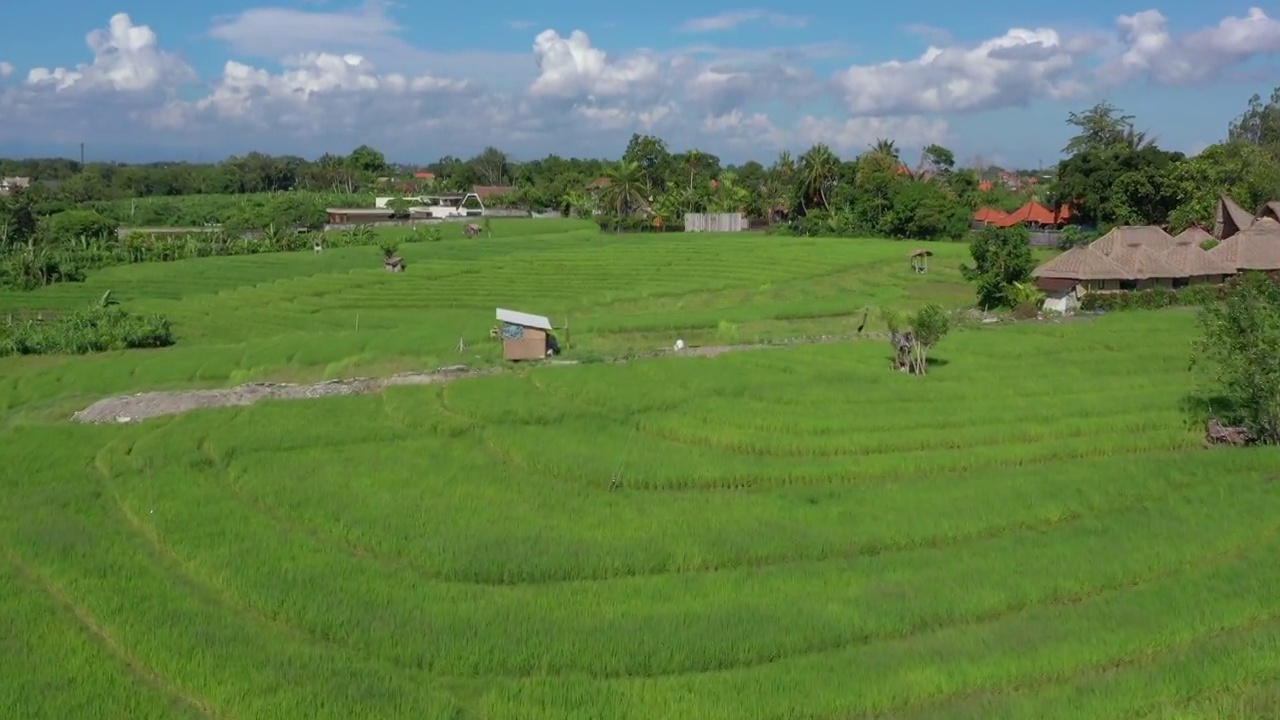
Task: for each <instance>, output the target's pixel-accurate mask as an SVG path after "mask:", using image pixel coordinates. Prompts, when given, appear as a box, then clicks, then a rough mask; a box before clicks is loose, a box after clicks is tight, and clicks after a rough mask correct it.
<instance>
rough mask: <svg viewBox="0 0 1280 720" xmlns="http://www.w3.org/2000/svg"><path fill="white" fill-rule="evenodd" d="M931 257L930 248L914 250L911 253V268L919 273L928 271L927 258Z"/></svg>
mask: <svg viewBox="0 0 1280 720" xmlns="http://www.w3.org/2000/svg"><path fill="white" fill-rule="evenodd" d="M931 257H933V251H932V250H916V251H915V252H913V253H911V269H912V270H914V271H915V272H918V273H921V274H924V273H927V272H929V258H931Z"/></svg>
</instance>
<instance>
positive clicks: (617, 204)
mask: <svg viewBox="0 0 1280 720" xmlns="http://www.w3.org/2000/svg"><path fill="white" fill-rule="evenodd" d="M604 177H605V178H607V179H608V180H609V184H607V185H605V186H604V187H602V188H600V202H601V203H603V204H604V206H605V207H608V208H611V209H612V210H614V211H615V212H616V213H617V217H619V218H623V217H628V216H630V215H632V214H633V213H635V212H636V211H637V210H639V209H641V208H643V207H645V196H644V188H645V185H644V174H643V173H642V172H640V164H639V163H636V162H634V161H632V160H619V161H618V162H616V163H614V165H613V166H612V167H610V168H609V169H608V170H606V171H605V173H604ZM618 230H619V232H621V230H622V227H621V225H619V227H618Z"/></svg>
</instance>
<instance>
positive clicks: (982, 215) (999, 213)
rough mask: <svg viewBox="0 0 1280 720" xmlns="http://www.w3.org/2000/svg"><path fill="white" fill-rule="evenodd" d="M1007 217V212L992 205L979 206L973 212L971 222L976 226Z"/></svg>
mask: <svg viewBox="0 0 1280 720" xmlns="http://www.w3.org/2000/svg"><path fill="white" fill-rule="evenodd" d="M1007 217H1009V213H1007V212H1005V211H1003V210H1001V209H1000V208H994V207H980V208H978V210H977V212H975V213H974V214H973V224H974V225H976V226H979V227H981V226H986V225H994V224H996V223H997V222H999V221H1001V220H1003V219H1005V218H1007Z"/></svg>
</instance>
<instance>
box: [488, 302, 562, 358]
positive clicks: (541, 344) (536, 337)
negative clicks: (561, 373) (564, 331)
mask: <svg viewBox="0 0 1280 720" xmlns="http://www.w3.org/2000/svg"><path fill="white" fill-rule="evenodd" d="M497 318H498V322H499V323H501V326H500V327H499V329H498V333H499V337H501V338H502V357H503V359H504V360H540V359H542V358H544V357H546V356H547V348H548V344H547V339H548V337H549V336H550V333H551V330H552V328H551V321H550V320H548V319H547V318H545V317H543V316H541V315H530V314H529V313H523V312H517V311H515V310H504V309H502V308H498V312H497Z"/></svg>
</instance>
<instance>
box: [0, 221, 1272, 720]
mask: <svg viewBox="0 0 1280 720" xmlns="http://www.w3.org/2000/svg"><path fill="white" fill-rule="evenodd" d="M494 229H495V237H494V238H492V239H484V240H479V241H464V240H462V239H460V238H459V239H453V238H449V239H446V240H444V241H442V242H438V243H418V244H411V245H405V246H404V247H403V248H402V249H401V251H400V254H401V255H402V256H403V257H404V258H405V260H406V262H407V264H408V268H407V270H406V272H404V273H399V274H389V273H385V272H383V271H382V269H381V266H380V258H379V253H378V251H377V249H376V248H349V249H342V250H328V251H325V252H324V253H322V254H320V255H314V254H312V253H311V252H303V253H292V254H287V253H282V254H274V255H260V256H251V257H229V258H208V259H200V260H189V261H182V262H176V263H164V264H159V263H157V264H144V265H132V266H124V267H117V268H110V269H106V270H102V271H98V272H95V273H93V274H92V275H91V276H90V277H89V279H88V280H87V281H86V282H84V283H79V284H66V285H55V286H52V287H50V288H46V289H44V290H40V291H36V292H31V293H14V294H5V295H3V296H0V311H3V312H20V311H24V310H28V311H29V310H37V309H38V310H57V309H60V308H70V307H76V306H80V305H82V304H84V303H87V302H89V301H91V300H92V299H94V298H95V297H98V296H100V295H101V294H102V293H103V292H105V291H106V290H112V291H113V293H114V295H115V296H116V297H117V298H118V299H119V300H120V301H121V303H122V305H123V306H125V307H127V308H128V309H130V310H135V311H155V312H161V313H164V314H165V315H167V316H168V317H169V318H171V319H172V320H173V322H174V326H175V331H176V335H177V344H176V345H174V346H173V347H170V348H165V349H160V350H148V351H126V352H119V353H103V354H97V355H89V356H76V357H64V356H58V357H53V356H44V357H18V358H15V357H10V358H3V359H0V428H2V429H0V457H2V458H3V464H2V466H3V470H2V471H0V477H2V478H3V479H2V480H0V483H2V484H3V494H2V495H0V497H2V498H3V500H0V547H2V548H3V551H4V555H3V559H2V561H0V625H2V626H3V627H6V628H10V629H11V630H10V632H8V633H6V634H5V635H4V643H5V646H4V648H3V652H0V676H3V677H5V678H6V679H7V680H6V682H5V683H3V684H0V716H4V717H29V718H67V717H77V718H118V717H131V718H149V717H154V718H170V717H211V718H296V717H313V718H342V719H344V720H346V719H348V718H396V717H405V718H410V717H412V718H422V717H439V718H584V719H586V718H592V719H596V718H603V717H610V718H637V719H647V718H672V717H697V718H726V719H728V718H734V719H737V718H762V719H763V718H832V719H834V718H858V717H893V718H974V719H975V720H976V719H977V718H984V719H986V718H1049V717H1052V718H1081V719H1084V718H1089V719H1093V718H1100V717H1107V718H1115V717H1131V718H1152V719H1155V718H1175V717H1177V718H1217V719H1225V718H1261V717H1275V716H1277V715H1280V690H1277V688H1280V569H1277V565H1276V563H1275V562H1274V558H1275V556H1276V554H1277V550H1280V534H1278V533H1277V530H1280V512H1277V511H1278V510H1280V491H1278V489H1280V483H1277V480H1280V455H1278V454H1277V453H1276V452H1275V451H1273V450H1265V449H1263V450H1246V451H1206V450H1204V449H1202V448H1201V442H1200V436H1199V432H1198V429H1197V428H1193V427H1190V426H1189V425H1188V424H1187V422H1186V413H1185V412H1184V410H1183V404H1184V403H1185V401H1186V399H1187V397H1188V395H1190V394H1191V393H1192V391H1193V383H1192V376H1191V374H1190V373H1189V372H1188V368H1187V357H1188V350H1189V345H1190V342H1191V340H1192V338H1193V337H1194V335H1195V333H1196V328H1195V322H1194V318H1193V316H1192V315H1191V314H1189V313H1186V312H1181V311H1163V312H1136V311H1135V312H1125V313H1114V314H1111V315H1107V316H1102V317H1097V318H1089V319H1084V320H1079V321H1074V322H1060V323H1052V322H1028V323H997V324H994V325H981V324H974V325H969V326H964V327H961V328H958V329H957V330H955V331H954V332H953V333H952V334H951V335H949V336H948V337H947V338H946V339H945V340H944V341H943V342H942V344H941V345H940V346H939V347H938V348H937V350H936V351H935V353H934V356H935V361H934V363H933V366H932V367H933V370H932V371H931V372H930V374H928V375H926V376H924V377H911V376H907V375H904V374H901V373H894V372H890V371H889V370H888V369H887V365H888V359H889V357H890V356H891V354H892V350H891V348H890V347H889V345H888V343H887V342H885V341H884V340H883V339H881V338H866V339H862V340H848V341H843V342H824V343H814V342H808V343H796V344H794V345H792V346H788V347H783V348H775V349H761V350H756V351H752V352H745V351H744V352H725V353H723V354H720V355H718V356H716V357H680V356H674V355H668V356H664V357H656V358H645V359H634V360H632V361H629V362H606V361H608V360H614V359H618V358H627V357H633V356H638V355H643V354H648V353H651V352H653V351H655V350H661V349H665V348H668V347H670V345H671V344H672V343H673V342H674V341H675V339H676V338H682V339H684V340H685V342H686V343H688V344H689V345H690V346H704V347H705V346H711V345H717V346H730V345H744V344H753V343H759V342H765V341H780V340H785V339H797V338H799V339H805V338H807V339H810V340H812V339H813V338H817V337H821V336H835V337H845V336H854V335H855V332H854V331H855V328H856V327H857V326H858V325H859V324H860V323H861V321H862V319H863V318H864V317H865V316H866V315H864V309H867V308H869V309H870V313H869V316H870V320H869V322H868V327H867V328H865V329H864V336H866V335H872V334H874V333H878V332H882V331H883V328H882V327H879V326H878V324H877V323H878V321H877V319H876V312H875V311H876V310H877V309H879V308H882V307H889V308H896V309H902V310H913V309H915V308H918V307H920V306H922V305H924V304H925V303H930V302H932V303H938V304H941V305H943V306H944V307H948V308H959V307H962V306H965V305H966V304H971V303H972V297H973V294H972V289H971V287H969V286H967V285H966V284H965V283H964V281H963V280H962V278H961V276H960V272H959V265H960V263H961V262H963V261H964V260H966V259H967V248H966V247H965V246H963V245H936V246H931V249H933V250H934V252H935V255H934V257H933V258H932V259H931V264H930V271H929V273H928V274H925V275H919V274H915V273H913V272H911V270H910V267H909V264H908V260H907V255H908V252H909V251H910V250H911V249H912V248H911V247H909V246H907V245H904V244H903V243H895V242H887V241H874V240H829V239H812V240H809V239H791V238H785V239H784V238H776V237H760V236H754V235H722V236H715V235H699V236H675V235H672V236H661V235H659V236H653V237H644V238H636V237H635V236H627V235H622V236H611V235H601V234H599V233H598V232H597V231H596V230H594V229H593V228H589V227H584V226H582V225H577V224H573V223H567V222H566V223H559V222H556V221H536V222H533V221H528V222H517V221H511V222H510V223H500V222H496V221H495V223H494ZM496 306H502V307H510V308H517V309H521V310H526V311H529V312H537V313H540V314H545V315H548V316H550V317H552V319H553V320H554V321H556V322H557V323H561V322H562V321H567V322H568V324H569V328H570V329H569V332H568V333H567V334H568V336H569V345H570V347H569V349H568V350H567V351H566V353H565V356H564V357H565V358H566V359H570V360H575V359H576V360H578V361H579V364H577V365H574V366H570V367H561V366H548V365H544V366H534V367H520V368H516V369H511V370H506V371H504V372H500V373H496V374H493V375H491V376H484V377H474V378H467V379H460V380H455V381H453V382H448V383H436V384H431V385H420V386H404V387H394V388H388V389H385V390H383V391H382V392H380V393H374V394H366V395H353V396H344V397H331V398H325V399H318V400H313V401H288V402H283V401H282V402H267V403H260V404H256V405H252V406H245V407H230V408H217V409H205V410H199V411H196V412H191V413H184V414H176V415H170V416H164V417H158V418H154V419H150V420H147V421H145V422H141V423H122V424H115V423H111V424H103V425H85V424H78V423H72V422H69V421H68V418H69V416H70V415H71V414H72V413H73V412H74V411H76V410H78V409H80V408H83V407H85V406H86V405H89V404H90V403H92V402H94V401H96V400H99V399H101V398H103V397H106V396H112V395H118V394H128V393H135V392H141V391H147V390H190V389H195V388H210V387H228V386H231V385H236V384H238V383H242V382H247V381H264V380H273V381H284V380H287V381H297V382H310V381H316V380H322V379H331V378H341V377H352V376H385V375H390V374H392V373H396V372H402V371H412V370H429V369H431V368H434V367H439V366H444V365H456V364H465V365H468V366H470V367H488V366H493V365H499V364H500V360H499V350H498V348H497V347H496V346H495V343H493V342H491V341H489V340H488V337H487V333H488V328H489V325H490V324H492V316H493V309H494V307H496ZM459 340H462V341H463V349H462V352H459V350H458V345H459Z"/></svg>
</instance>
